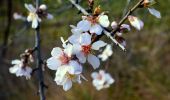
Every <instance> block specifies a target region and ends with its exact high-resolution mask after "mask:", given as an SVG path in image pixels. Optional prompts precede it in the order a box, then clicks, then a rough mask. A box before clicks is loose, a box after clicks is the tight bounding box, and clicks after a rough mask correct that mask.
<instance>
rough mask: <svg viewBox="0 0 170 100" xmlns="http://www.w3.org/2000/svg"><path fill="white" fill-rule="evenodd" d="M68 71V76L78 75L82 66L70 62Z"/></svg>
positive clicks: (75, 62)
mask: <svg viewBox="0 0 170 100" xmlns="http://www.w3.org/2000/svg"><path fill="white" fill-rule="evenodd" d="M69 66H70V67H69V68H70V70H69V71H68V72H69V73H70V74H80V73H81V72H82V70H83V69H82V66H81V65H80V64H79V63H78V62H77V61H70V63H69Z"/></svg>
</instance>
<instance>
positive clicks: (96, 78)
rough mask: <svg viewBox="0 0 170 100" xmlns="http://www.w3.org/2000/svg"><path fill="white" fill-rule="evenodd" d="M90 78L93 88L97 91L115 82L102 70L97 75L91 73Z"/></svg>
mask: <svg viewBox="0 0 170 100" xmlns="http://www.w3.org/2000/svg"><path fill="white" fill-rule="evenodd" d="M91 77H92V78H93V82H92V83H93V86H95V87H96V89H97V90H101V89H103V88H108V87H110V85H111V84H113V83H114V81H115V80H114V79H113V78H112V77H111V75H110V74H109V73H106V72H105V71H104V70H100V71H99V73H97V72H93V73H92V74H91Z"/></svg>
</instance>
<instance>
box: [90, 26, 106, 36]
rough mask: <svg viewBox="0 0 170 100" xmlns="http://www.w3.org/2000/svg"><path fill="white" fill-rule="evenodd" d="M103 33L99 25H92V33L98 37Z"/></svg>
mask: <svg viewBox="0 0 170 100" xmlns="http://www.w3.org/2000/svg"><path fill="white" fill-rule="evenodd" d="M102 31H103V29H102V27H101V26H100V25H99V24H95V25H92V27H91V28H90V33H95V34H97V35H101V34H102Z"/></svg>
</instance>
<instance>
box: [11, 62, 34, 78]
mask: <svg viewBox="0 0 170 100" xmlns="http://www.w3.org/2000/svg"><path fill="white" fill-rule="evenodd" d="M11 64H12V65H14V66H13V67H11V68H9V72H10V73H12V74H16V76H17V77H19V76H25V77H26V79H30V78H31V73H32V69H31V68H30V67H28V66H24V64H23V61H21V60H18V59H16V60H12V62H11Z"/></svg>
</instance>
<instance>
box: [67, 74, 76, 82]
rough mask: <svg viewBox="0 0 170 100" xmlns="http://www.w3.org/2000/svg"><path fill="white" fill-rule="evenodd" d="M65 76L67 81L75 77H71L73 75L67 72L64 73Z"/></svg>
mask: <svg viewBox="0 0 170 100" xmlns="http://www.w3.org/2000/svg"><path fill="white" fill-rule="evenodd" d="M66 76H67V78H68V79H70V80H71V79H74V78H75V77H76V76H75V75H73V74H69V73H68V72H67V73H66Z"/></svg>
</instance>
